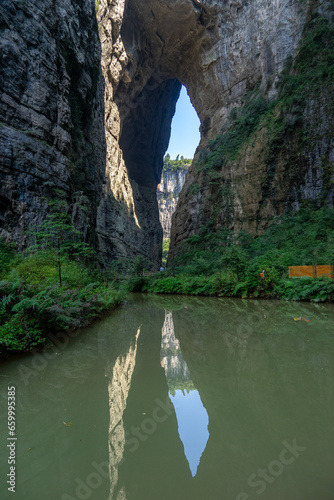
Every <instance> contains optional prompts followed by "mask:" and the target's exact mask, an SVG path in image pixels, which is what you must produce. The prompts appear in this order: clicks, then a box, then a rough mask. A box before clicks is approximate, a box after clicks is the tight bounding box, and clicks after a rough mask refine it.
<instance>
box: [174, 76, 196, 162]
mask: <svg viewBox="0 0 334 500" xmlns="http://www.w3.org/2000/svg"><path fill="white" fill-rule="evenodd" d="M199 126H200V121H199V118H198V116H197V113H196V111H195V109H194V107H193V105H192V104H191V102H190V99H189V96H188V94H187V90H186V88H185V86H184V85H183V86H182V90H181V94H180V97H179V100H178V101H177V104H176V111H175V115H174V117H173V121H172V134H171V138H170V141H169V146H168V150H167V153H169V154H170V156H171V159H172V160H174V159H175V158H176V156H177V155H178V154H179V155H180V156H184V157H185V158H193V156H194V153H195V150H196V148H197V146H198V144H199V140H200V133H199Z"/></svg>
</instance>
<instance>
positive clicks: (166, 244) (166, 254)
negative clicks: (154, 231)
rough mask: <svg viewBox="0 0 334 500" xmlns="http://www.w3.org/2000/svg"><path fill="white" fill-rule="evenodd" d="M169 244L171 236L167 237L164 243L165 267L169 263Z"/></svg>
mask: <svg viewBox="0 0 334 500" xmlns="http://www.w3.org/2000/svg"><path fill="white" fill-rule="evenodd" d="M169 245H170V238H167V239H166V240H164V241H163V243H162V265H163V267H166V265H167V258H168V252H169Z"/></svg>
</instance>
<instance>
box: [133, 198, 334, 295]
mask: <svg viewBox="0 0 334 500" xmlns="http://www.w3.org/2000/svg"><path fill="white" fill-rule="evenodd" d="M333 262H334V210H333V209H332V208H320V209H319V208H318V209H317V207H311V206H309V207H304V208H302V209H301V210H299V212H297V213H286V214H284V215H282V216H281V217H276V218H275V219H274V220H273V221H272V223H271V226H270V227H269V228H268V229H267V230H266V231H264V232H263V233H262V234H261V235H259V236H257V237H254V236H253V235H251V234H249V233H246V232H240V233H239V234H237V235H236V234H234V233H233V232H232V231H230V230H227V229H220V230H216V229H215V225H214V224H213V223H209V224H208V225H207V226H206V227H204V228H203V229H202V230H201V231H200V233H199V234H196V235H193V236H192V237H191V238H189V239H188V240H187V241H186V242H185V243H184V245H183V249H182V252H180V254H179V256H178V257H177V258H176V259H175V260H174V261H173V262H172V263H170V264H169V266H168V268H167V271H165V272H163V273H159V274H155V275H153V276H145V277H140V278H134V279H132V280H130V284H129V286H130V290H132V291H135V292H149V293H170V294H187V295H204V296H220V297H222V296H223V297H242V298H266V299H285V300H307V301H315V302H332V301H334V280H332V279H331V278H326V277H320V278H317V279H313V278H293V279H289V278H288V276H289V266H301V265H303V266H306V265H331V264H332V263H333Z"/></svg>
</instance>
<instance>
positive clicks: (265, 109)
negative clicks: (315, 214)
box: [188, 13, 334, 223]
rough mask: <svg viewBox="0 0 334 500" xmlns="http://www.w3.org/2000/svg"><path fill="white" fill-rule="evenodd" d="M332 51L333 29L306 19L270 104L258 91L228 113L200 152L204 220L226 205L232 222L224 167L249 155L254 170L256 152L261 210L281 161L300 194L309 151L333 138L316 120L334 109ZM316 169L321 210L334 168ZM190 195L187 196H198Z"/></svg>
mask: <svg viewBox="0 0 334 500" xmlns="http://www.w3.org/2000/svg"><path fill="white" fill-rule="evenodd" d="M333 46H334V26H333V23H329V22H328V20H327V19H325V18H323V17H321V16H319V15H318V14H317V13H313V14H310V21H309V22H308V23H307V25H306V27H305V30H304V33H303V36H302V39H301V41H300V44H299V48H298V51H297V55H296V58H295V59H294V60H293V59H292V58H288V59H287V61H286V66H285V69H284V70H283V72H282V74H281V77H280V81H279V83H278V87H277V89H276V91H277V97H276V98H275V99H274V100H269V99H268V98H266V97H265V95H264V94H263V91H262V90H261V89H259V88H255V89H253V90H252V91H250V92H248V93H247V94H246V95H245V96H244V100H243V103H242V106H241V107H240V108H234V109H233V110H232V111H231V113H230V116H229V119H228V121H227V123H226V125H225V126H224V127H223V129H222V130H221V133H220V134H219V135H218V136H217V137H216V139H215V140H213V141H211V142H210V143H209V144H208V147H207V149H204V150H202V151H201V152H200V154H199V156H198V159H197V160H196V169H195V172H197V181H198V184H199V191H201V193H202V203H206V205H205V210H204V212H205V213H206V214H207V213H208V212H209V211H210V210H211V212H212V215H213V214H214V212H215V211H217V206H219V205H224V206H226V207H227V208H228V210H227V212H228V215H229V216H230V217H231V215H232V212H233V206H234V202H233V196H234V192H233V190H231V189H230V186H229V179H228V178H225V176H224V172H225V171H227V170H228V169H226V168H225V167H226V165H227V164H230V166H231V162H232V161H233V162H237V161H238V160H239V159H240V158H241V156H240V155H241V154H242V155H246V154H247V155H248V157H249V158H250V160H249V161H250V162H251V161H253V162H254V165H256V163H257V162H258V161H259V159H258V156H256V155H258V151H259V150H261V151H262V153H263V158H262V160H261V161H263V162H264V164H265V165H266V169H267V173H266V179H265V181H264V182H263V183H262V186H261V188H260V189H261V190H262V192H261V196H260V199H261V201H260V204H263V205H264V204H265V202H266V200H267V199H268V198H269V197H270V199H271V201H272V202H274V203H275V187H273V186H274V184H273V183H274V178H275V172H276V169H277V164H278V162H279V161H281V162H282V163H284V164H286V165H288V167H289V168H288V167H287V170H290V171H289V179H288V180H287V182H288V183H290V185H291V186H295V187H296V191H298V185H300V181H301V179H300V176H298V172H299V173H300V172H304V171H305V170H306V169H307V166H308V162H309V157H310V155H311V152H312V148H313V149H315V148H316V144H317V142H318V143H321V141H322V140H323V141H327V142H328V140H329V137H328V135H329V134H332V133H334V130H332V129H331V130H330V127H331V126H330V123H329V122H328V123H326V127H327V128H325V129H324V127H323V126H321V123H317V120H318V121H320V122H321V120H323V119H324V117H323V116H322V114H324V112H325V111H324V110H326V113H327V115H328V117H329V119H330V117H331V115H332V111H331V110H333V109H334V51H333ZM320 103H321V104H320ZM321 106H323V108H324V110H323V111H321V110H320V107H321ZM318 108H319V109H318ZM317 113H318V114H317ZM310 120H313V121H314V124H313V125H312V126H313V129H312V127H310V126H309V122H310ZM323 129H324V130H326V132H323V131H322V130H323ZM261 131H263V133H261ZM321 134H326V136H321ZM256 145H257V146H258V147H257V148H255V149H254V154H253V153H252V151H253V148H254V146H256ZM252 154H253V156H252ZM253 157H254V158H253ZM224 166H225V167H224ZM319 169H321V170H322V175H323V188H322V191H321V193H320V194H319V196H318V206H322V205H323V204H324V203H325V202H326V200H327V199H328V198H330V197H331V196H332V195H331V192H332V190H333V187H334V186H333V180H332V178H333V174H334V166H333V162H332V160H331V159H330V158H329V155H328V154H324V156H322V158H321V167H319ZM190 190H191V188H189V193H188V195H193V194H196V193H194V192H192V191H190ZM203 195H204V196H203ZM299 201H301V198H300V199H299ZM260 208H261V207H260ZM226 217H227V215H226V214H225V218H226ZM228 222H229V221H227V223H228Z"/></svg>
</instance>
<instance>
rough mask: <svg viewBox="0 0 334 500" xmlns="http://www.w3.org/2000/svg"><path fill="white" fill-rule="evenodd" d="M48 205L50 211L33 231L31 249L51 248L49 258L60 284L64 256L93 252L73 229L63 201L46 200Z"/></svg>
mask: <svg viewBox="0 0 334 500" xmlns="http://www.w3.org/2000/svg"><path fill="white" fill-rule="evenodd" d="M48 206H49V208H51V213H49V214H48V216H47V217H46V219H45V220H44V221H43V222H42V223H41V224H40V225H39V226H38V228H37V231H36V232H35V233H34V237H35V241H36V244H35V245H34V246H33V247H32V249H33V250H34V249H36V250H51V259H52V260H53V262H54V264H55V266H56V268H57V270H58V276H59V284H60V285H61V284H62V266H63V262H64V260H65V259H66V258H68V257H69V256H71V257H89V256H92V255H93V254H94V253H95V252H94V250H93V248H92V247H91V246H90V245H88V244H87V243H85V242H83V241H81V233H80V231H78V230H77V229H75V227H74V225H73V223H72V221H71V217H70V215H69V214H68V211H67V210H68V207H67V204H66V202H65V201H63V200H48Z"/></svg>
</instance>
